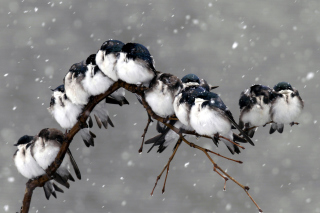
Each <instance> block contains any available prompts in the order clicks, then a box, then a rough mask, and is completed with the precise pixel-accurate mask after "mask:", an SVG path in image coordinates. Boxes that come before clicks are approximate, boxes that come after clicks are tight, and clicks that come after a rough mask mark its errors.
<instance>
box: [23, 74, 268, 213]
mask: <svg viewBox="0 0 320 213" xmlns="http://www.w3.org/2000/svg"><path fill="white" fill-rule="evenodd" d="M120 87H123V88H125V89H126V90H128V91H130V92H132V93H136V94H138V95H140V96H141V100H142V104H143V106H144V108H145V109H146V111H147V112H148V115H149V116H151V117H152V118H153V119H155V120H157V121H160V122H162V123H163V124H164V125H166V126H167V127H169V128H170V129H171V130H173V131H174V132H176V133H177V134H179V135H180V139H179V141H178V142H179V143H178V144H177V146H176V148H175V150H174V152H173V154H172V155H171V157H170V158H169V161H168V163H167V164H166V166H165V167H164V169H163V171H162V172H161V174H160V175H159V176H158V177H157V182H158V180H159V179H160V177H161V175H162V173H163V172H164V171H165V169H167V174H166V178H165V182H164V186H163V189H162V191H163V192H164V189H165V184H166V180H167V175H168V171H169V165H170V162H171V160H172V159H173V157H174V156H175V154H176V152H177V150H178V147H179V145H180V143H181V141H183V142H184V143H186V144H188V145H189V146H191V147H193V148H196V149H199V150H201V151H202V152H204V153H205V155H206V156H207V157H208V159H209V160H210V161H211V162H212V164H213V166H214V171H215V172H217V173H218V174H219V175H220V176H221V177H222V178H224V180H225V184H224V188H225V185H226V181H227V180H228V178H229V179H230V180H232V181H233V182H235V183H236V184H237V185H239V186H240V187H241V188H242V189H244V190H245V192H246V193H247V195H248V196H249V198H250V199H251V200H252V201H253V203H254V204H255V205H256V206H257V208H258V209H259V211H260V212H262V210H261V209H260V207H259V206H258V204H257V203H256V202H255V201H254V200H253V198H252V197H251V196H250V194H249V193H248V190H249V187H248V186H244V185H242V184H240V183H239V182H238V181H236V180H235V179H234V178H233V177H231V176H230V175H229V174H227V173H226V172H225V171H223V170H222V169H221V168H220V167H219V166H218V165H217V164H216V163H215V162H214V161H213V159H212V158H211V157H210V155H209V154H208V153H213V154H216V155H218V156H220V157H223V158H226V159H228V160H232V161H235V162H237V163H242V162H241V161H237V160H233V159H230V158H227V157H225V156H222V155H220V154H218V153H215V152H213V151H211V150H208V149H205V148H203V147H201V146H198V145H196V144H194V143H191V142H189V141H187V140H186V139H185V138H184V137H183V135H182V133H181V132H180V130H179V129H178V128H176V127H174V126H172V125H170V124H168V123H167V122H166V121H167V120H168V119H166V118H162V117H160V116H158V115H156V114H155V113H154V112H153V111H152V109H151V108H150V106H149V105H148V103H147V102H146V100H145V96H144V90H145V89H146V88H145V87H142V86H137V85H132V84H127V83H125V82H123V81H120V80H119V81H117V82H115V83H114V84H113V85H112V86H111V87H110V88H109V89H108V90H107V91H106V92H105V93H104V94H100V95H97V96H94V97H92V98H90V102H89V103H88V104H87V105H86V106H85V107H84V109H83V112H82V114H81V115H80V116H79V119H78V122H77V123H76V124H75V125H74V126H73V127H72V129H71V130H70V131H69V132H67V133H66V134H65V139H64V141H63V143H62V145H61V148H60V151H59V153H58V155H57V157H56V159H55V160H54V162H52V164H51V165H50V166H49V167H48V169H47V170H46V174H44V175H42V176H40V177H38V178H35V179H31V180H29V181H28V182H27V183H26V191H25V195H24V199H23V203H22V207H21V210H20V213H27V212H29V208H30V203H31V198H32V194H33V190H34V189H35V188H36V187H41V186H43V185H44V184H45V183H46V182H47V181H49V180H50V179H52V177H53V176H54V173H55V171H56V170H57V169H58V168H59V166H60V165H61V163H62V161H63V158H64V156H65V154H66V152H67V149H68V147H69V145H70V143H71V142H72V140H73V137H74V136H75V135H76V133H77V132H78V131H79V130H80V129H81V128H83V127H86V126H87V124H86V120H87V118H88V116H89V115H90V113H91V111H92V110H93V109H94V107H95V106H96V105H97V104H98V103H99V102H100V101H102V100H103V99H104V98H106V97H107V96H109V95H111V94H112V93H113V92H114V91H116V90H117V89H119V88H120ZM149 119H151V118H150V117H149ZM172 119H176V118H174V117H173V118H172ZM148 123H149V121H148ZM147 127H148V126H147ZM147 127H146V128H145V130H144V134H143V136H145V134H146V131H147ZM189 134H193V135H197V136H201V137H207V138H211V137H209V136H202V135H198V134H196V133H194V132H193V133H191V132H190V133H189ZM143 139H144V137H143ZM211 139H212V138H211ZM217 170H219V171H220V172H221V173H222V174H223V175H224V176H223V175H222V174H221V173H220V172H218V171H217ZM157 182H156V183H155V186H154V189H155V187H156V185H157ZM154 189H153V190H154ZM153 190H152V193H153Z"/></svg>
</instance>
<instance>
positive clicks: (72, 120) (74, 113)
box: [47, 84, 96, 147]
mask: <svg viewBox="0 0 320 213" xmlns="http://www.w3.org/2000/svg"><path fill="white" fill-rule="evenodd" d="M52 91H53V94H52V97H51V100H50V107H48V108H47V109H48V111H49V113H50V114H51V115H52V116H53V118H54V119H55V120H56V121H57V122H58V123H59V125H60V126H61V127H62V128H64V129H66V130H68V129H71V128H72V127H73V126H74V125H75V124H76V123H77V122H78V117H79V115H80V114H81V113H82V110H83V105H78V104H74V103H72V102H71V100H70V99H69V97H68V96H67V95H66V93H65V88H64V85H63V84H62V85H60V86H58V87H57V88H55V89H53V90H52ZM90 120H91V119H90V118H89V127H92V124H90V123H92V122H91V121H90ZM79 132H80V135H81V138H82V140H83V141H84V143H85V145H86V146H87V147H89V146H94V138H95V137H96V136H95V135H94V134H93V133H92V132H91V131H90V130H89V128H83V129H81V130H80V131H79Z"/></svg>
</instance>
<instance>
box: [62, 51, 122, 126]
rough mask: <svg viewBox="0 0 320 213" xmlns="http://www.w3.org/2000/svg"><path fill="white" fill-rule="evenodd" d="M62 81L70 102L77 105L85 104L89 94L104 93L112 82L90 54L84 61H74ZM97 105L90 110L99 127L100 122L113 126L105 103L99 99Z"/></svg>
mask: <svg viewBox="0 0 320 213" xmlns="http://www.w3.org/2000/svg"><path fill="white" fill-rule="evenodd" d="M64 83H65V91H66V95H67V97H68V98H69V99H70V100H71V102H72V103H74V104H77V105H86V104H87V103H88V102H89V98H90V97H91V96H95V95H99V94H101V93H104V92H105V91H107V90H108V89H109V87H110V86H111V85H112V84H113V83H114V82H113V81H112V80H111V79H110V78H109V77H107V76H106V75H105V74H103V73H102V72H101V70H100V69H99V67H98V66H96V65H95V56H94V55H90V56H89V57H88V58H87V59H86V61H82V62H79V63H75V64H73V65H72V66H71V68H70V70H69V72H68V73H67V75H66V76H65V79H64ZM118 96H119V95H118ZM123 98H124V97H123ZM126 102H127V101H126ZM98 105H99V106H100V107H99V106H96V107H95V108H94V109H93V111H92V113H93V114H94V115H95V118H96V120H97V123H98V126H99V127H100V128H101V125H100V124H101V123H102V124H104V125H103V126H104V127H105V128H107V124H108V123H109V124H110V125H111V126H112V127H113V123H112V122H111V119H110V118H109V115H108V111H107V110H106V104H105V103H104V102H103V101H101V102H100V103H99V104H98ZM100 109H102V110H100ZM99 120H100V121H99Z"/></svg>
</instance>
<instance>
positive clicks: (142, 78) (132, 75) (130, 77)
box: [116, 53, 154, 87]
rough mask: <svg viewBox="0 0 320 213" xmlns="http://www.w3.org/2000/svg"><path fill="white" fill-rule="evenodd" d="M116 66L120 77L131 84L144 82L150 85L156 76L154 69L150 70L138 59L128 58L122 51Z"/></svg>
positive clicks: (145, 84)
mask: <svg viewBox="0 0 320 213" xmlns="http://www.w3.org/2000/svg"><path fill="white" fill-rule="evenodd" d="M116 67H117V68H116V69H117V73H118V77H119V79H121V80H122V81H125V82H127V83H129V84H143V85H144V86H146V87H148V86H149V83H150V81H151V80H152V78H153V77H154V73H153V71H151V70H148V68H147V67H145V66H143V64H142V63H140V62H139V60H138V59H136V60H135V61H133V60H132V59H129V60H128V59H126V54H125V53H120V58H119V59H118V62H117V65H116Z"/></svg>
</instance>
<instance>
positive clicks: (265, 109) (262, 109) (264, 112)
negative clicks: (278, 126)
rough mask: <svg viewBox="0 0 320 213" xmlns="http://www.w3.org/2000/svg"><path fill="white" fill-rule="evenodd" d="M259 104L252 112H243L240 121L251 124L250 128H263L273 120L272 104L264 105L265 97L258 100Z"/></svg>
mask: <svg viewBox="0 0 320 213" xmlns="http://www.w3.org/2000/svg"><path fill="white" fill-rule="evenodd" d="M257 101H258V103H257V104H255V105H254V106H253V107H252V109H251V110H250V111H242V112H241V116H240V119H241V121H242V122H243V123H250V126H262V125H264V124H266V123H267V122H269V121H270V120H271V118H270V113H269V112H270V104H264V103H263V97H262V96H260V97H258V98H257Z"/></svg>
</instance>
